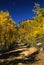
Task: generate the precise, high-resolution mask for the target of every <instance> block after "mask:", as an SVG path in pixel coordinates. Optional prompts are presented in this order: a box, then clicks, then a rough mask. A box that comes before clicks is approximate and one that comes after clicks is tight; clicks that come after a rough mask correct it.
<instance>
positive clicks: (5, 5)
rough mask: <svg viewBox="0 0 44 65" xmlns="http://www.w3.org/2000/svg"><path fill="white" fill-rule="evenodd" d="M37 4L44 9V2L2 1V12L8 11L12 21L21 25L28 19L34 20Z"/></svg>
mask: <svg viewBox="0 0 44 65" xmlns="http://www.w3.org/2000/svg"><path fill="white" fill-rule="evenodd" d="M35 2H36V3H39V4H40V5H41V7H42V8H44V0H0V11H1V10H5V11H7V10H8V11H9V13H10V16H11V17H12V19H13V20H14V21H15V22H16V23H19V22H21V21H23V20H26V19H32V17H33V16H34V14H33V12H32V9H33V7H34V3H35Z"/></svg>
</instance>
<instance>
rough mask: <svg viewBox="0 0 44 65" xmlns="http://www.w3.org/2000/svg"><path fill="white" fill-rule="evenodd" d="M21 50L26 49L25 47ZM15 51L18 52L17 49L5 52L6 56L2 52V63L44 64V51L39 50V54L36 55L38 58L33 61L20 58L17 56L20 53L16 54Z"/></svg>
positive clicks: (17, 64) (11, 64)
mask: <svg viewBox="0 0 44 65" xmlns="http://www.w3.org/2000/svg"><path fill="white" fill-rule="evenodd" d="M19 50H20V51H23V50H25V48H24V49H19ZM14 52H17V50H13V51H11V52H7V53H4V55H5V56H4V55H2V56H1V54H0V65H44V51H41V52H39V54H37V56H36V57H35V59H36V60H34V61H33V62H31V61H29V60H26V61H23V60H18V59H19V58H20V57H19V56H18V57H17V55H18V54H17V53H16V54H14ZM19 53H20V52H19Z"/></svg>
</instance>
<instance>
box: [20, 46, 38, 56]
mask: <svg viewBox="0 0 44 65" xmlns="http://www.w3.org/2000/svg"><path fill="white" fill-rule="evenodd" d="M37 52H38V49H37V48H35V47H32V48H29V49H27V50H25V51H23V52H21V53H20V54H21V55H23V56H24V57H28V56H30V55H32V54H34V53H37Z"/></svg>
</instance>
